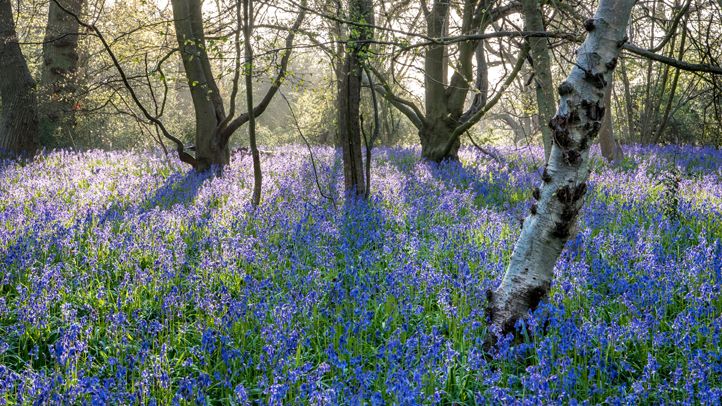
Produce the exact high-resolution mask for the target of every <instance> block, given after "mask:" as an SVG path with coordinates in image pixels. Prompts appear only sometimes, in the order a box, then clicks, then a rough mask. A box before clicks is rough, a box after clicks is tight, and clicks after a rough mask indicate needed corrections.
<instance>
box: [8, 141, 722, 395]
mask: <svg viewBox="0 0 722 406" xmlns="http://www.w3.org/2000/svg"><path fill="white" fill-rule="evenodd" d="M497 151H498V152H499V153H500V154H501V156H502V157H503V160H502V162H495V161H493V160H489V159H487V158H486V157H485V156H484V155H481V154H477V153H476V152H475V151H474V150H464V151H462V154H461V162H462V164H461V165H460V164H455V163H450V164H445V165H441V166H436V165H432V164H427V163H423V162H420V161H419V160H418V158H417V157H418V155H419V152H418V150H413V149H401V148H391V149H383V148H382V149H378V150H377V151H376V153H375V160H374V166H373V176H372V189H373V192H372V198H371V199H370V201H369V202H368V203H360V202H357V203H353V202H351V203H347V204H344V203H343V199H342V198H341V195H342V193H341V191H340V189H341V188H342V186H343V182H342V179H341V172H342V171H341V164H340V161H339V159H338V157H337V156H335V155H334V151H333V150H332V149H328V148H326V149H324V148H317V149H315V150H314V153H315V156H316V159H317V163H318V167H319V168H318V170H319V184H320V187H321V189H322V191H323V193H324V194H325V195H327V196H333V197H334V200H335V202H332V201H331V200H329V199H327V198H324V197H322V196H321V195H320V194H319V191H318V188H317V185H316V182H315V181H314V176H313V170H312V167H311V164H310V161H309V159H308V151H307V150H305V149H304V148H300V147H287V148H280V149H276V150H275V151H274V153H273V155H270V156H268V155H266V156H264V158H263V162H262V165H263V169H264V175H265V177H264V185H263V202H262V204H261V206H260V207H259V208H258V209H257V210H255V211H254V210H253V209H252V208H251V207H250V205H249V203H248V202H249V201H250V186H251V184H252V173H251V170H250V158H249V157H244V156H241V155H236V156H235V157H234V159H233V162H232V164H231V166H230V167H229V168H228V169H227V170H226V172H225V173H224V174H223V176H222V177H216V178H210V177H207V176H200V175H196V174H189V173H188V170H187V168H185V167H183V166H181V165H180V164H178V163H173V168H175V169H172V168H171V167H169V166H168V165H167V163H166V160H165V158H164V157H163V156H161V155H158V154H151V153H134V152H102V151H91V152H85V153H74V152H62V151H59V152H51V153H48V154H46V155H42V156H40V157H39V158H37V159H36V160H35V161H33V162H31V163H27V164H20V163H16V162H10V161H3V162H0V268H1V269H2V272H1V273H0V404H3V403H8V404H26V403H35V402H38V403H51V404H57V403H61V402H63V403H68V404H76V403H82V402H87V403H91V402H92V403H115V404H156V403H157V404H171V403H180V404H186V403H189V404H194V403H215V402H217V401H222V402H224V403H241V404H243V403H249V402H250V403H264V404H266V403H267V404H282V403H283V404H298V403H300V404H372V405H381V404H428V403H444V404H448V403H452V402H457V403H462V404H474V403H478V404H490V403H517V402H518V403H528V404H542V403H543V404H548V403H560V402H564V403H575V401H580V402H581V401H585V400H588V401H590V402H592V403H598V402H605V401H606V402H607V403H612V404H619V403H640V402H641V403H677V402H679V403H692V404H694V403H701V404H720V399H721V398H722V390H721V389H720V388H721V387H722V349H721V348H720V342H721V341H722V337H721V333H722V242H721V241H722V151H719V150H714V149H700V148H692V147H665V148H662V147H650V148H647V147H628V148H627V150H626V153H627V155H628V158H627V159H626V160H625V161H624V162H623V163H622V164H621V165H619V166H618V167H615V168H611V167H609V166H607V165H606V164H604V163H603V162H602V160H601V159H600V158H598V157H596V156H595V158H594V159H595V169H594V171H593V174H592V176H591V179H590V182H589V185H590V192H589V193H588V194H587V196H588V197H587V198H586V201H585V207H584V209H583V211H582V214H581V219H580V224H579V227H578V229H577V233H576V236H575V237H574V238H573V239H572V240H571V241H570V242H569V243H568V245H567V248H566V249H565V251H564V253H563V254H562V257H561V259H560V261H559V263H558V266H557V268H556V277H555V282H554V284H553V286H552V293H551V296H550V297H549V298H548V301H547V302H546V303H545V304H544V305H542V306H540V307H539V308H538V309H537V310H536V312H535V313H534V314H533V315H532V316H531V318H530V319H529V321H528V322H527V323H526V324H520V325H519V330H518V332H517V334H516V337H517V339H516V340H511V337H509V338H508V339H503V340H501V341H500V342H499V343H498V345H497V347H496V348H494V350H493V351H492V353H491V354H487V355H486V356H485V354H484V352H483V350H482V346H483V343H484V338H485V335H486V316H485V312H484V309H485V305H486V299H485V298H486V296H485V294H484V292H485V291H486V290H487V289H489V288H491V287H494V286H495V284H496V283H497V282H498V280H499V279H500V277H501V275H502V273H503V271H504V268H505V264H506V263H507V260H508V258H509V255H510V253H511V249H512V247H513V244H514V242H515V239H516V237H517V236H518V234H519V219H520V218H521V217H522V216H524V215H525V214H526V213H528V210H529V206H530V205H531V200H532V199H531V190H532V187H533V186H534V185H535V184H536V183H537V182H539V179H540V175H539V173H540V172H539V163H540V162H541V151H539V150H536V149H535V150H532V151H530V150H528V149H519V150H518V149H514V148H505V149H504V148H503V149H498V150H497ZM673 167H676V168H678V169H677V171H675V170H672V168H673ZM675 176H679V178H678V179H675V178H674V177H675ZM334 205H336V206H337V207H336V208H335V207H334Z"/></svg>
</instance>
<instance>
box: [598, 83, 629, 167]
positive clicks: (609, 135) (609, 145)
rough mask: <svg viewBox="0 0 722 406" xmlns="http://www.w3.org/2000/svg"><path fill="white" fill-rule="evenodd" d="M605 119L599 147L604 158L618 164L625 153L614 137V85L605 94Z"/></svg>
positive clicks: (600, 133) (610, 85) (600, 131)
mask: <svg viewBox="0 0 722 406" xmlns="http://www.w3.org/2000/svg"><path fill="white" fill-rule="evenodd" d="M604 106H605V107H606V109H605V112H604V118H603V119H602V126H601V127H600V128H599V146H600V147H601V150H602V156H603V157H604V158H605V159H606V160H607V161H609V162H613V163H617V162H619V161H621V160H622V159H623V158H624V151H623V150H622V146H621V145H619V141H617V139H616V138H615V137H614V125H613V122H612V107H611V106H612V84H611V83H609V85H608V86H607V90H606V91H605V93H604Z"/></svg>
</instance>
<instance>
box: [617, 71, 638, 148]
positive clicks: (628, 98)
mask: <svg viewBox="0 0 722 406" xmlns="http://www.w3.org/2000/svg"><path fill="white" fill-rule="evenodd" d="M620 62H621V63H620V67H621V69H620V71H619V72H620V73H621V74H622V75H621V77H622V85H623V86H624V107H625V110H626V116H627V117H626V118H627V140H630V141H631V140H632V137H633V136H634V134H636V131H635V128H634V101H633V100H632V91H631V90H630V85H629V77H628V76H627V68H626V63H625V61H624V58H620Z"/></svg>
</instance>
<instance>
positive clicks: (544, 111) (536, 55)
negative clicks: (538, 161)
mask: <svg viewBox="0 0 722 406" xmlns="http://www.w3.org/2000/svg"><path fill="white" fill-rule="evenodd" d="M521 6H522V13H523V15H524V24H525V26H526V30H527V31H544V30H545V28H544V21H543V20H542V13H541V6H540V5H539V3H538V1H537V0H522V2H521ZM528 41H529V49H530V53H531V58H532V61H533V62H534V82H535V84H536V86H535V91H536V103H537V109H538V110H539V122H541V123H546V122H547V120H549V119H551V118H552V116H554V111H555V110H556V102H555V96H554V87H553V85H552V70H551V58H550V57H549V49H548V44H547V39H546V38H536V37H533V38H529V39H528ZM540 127H541V133H542V141H543V144H544V157H545V159H546V160H548V159H549V154H550V153H551V149H552V133H551V129H550V128H549V127H547V126H540Z"/></svg>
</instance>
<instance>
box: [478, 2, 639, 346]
mask: <svg viewBox="0 0 722 406" xmlns="http://www.w3.org/2000/svg"><path fill="white" fill-rule="evenodd" d="M634 3H635V0H601V1H600V4H599V8H598V9H597V12H596V14H595V16H594V18H593V19H590V20H588V21H587V23H586V24H585V28H586V29H587V31H588V34H587V38H586V40H585V41H584V43H583V44H582V46H581V48H579V50H578V51H577V62H576V64H575V67H574V69H572V71H571V73H570V74H569V76H568V77H567V79H566V80H565V81H564V82H562V84H561V85H560V86H559V88H558V91H559V95H560V97H561V100H560V103H559V108H558V110H557V113H556V115H555V116H554V118H552V120H551V121H550V122H549V126H550V127H551V129H552V133H553V141H554V144H553V145H552V149H551V154H550V156H549V161H548V163H547V165H546V167H545V168H544V174H543V177H542V178H543V179H542V183H541V185H540V186H539V188H538V189H535V190H534V193H533V194H534V197H535V198H536V199H537V200H538V202H537V204H535V205H534V206H533V207H532V211H531V213H530V214H529V215H528V216H527V217H526V219H525V220H524V224H523V226H522V232H521V235H520V236H519V240H518V241H517V243H516V246H515V247H514V251H513V253H512V257H511V262H510V264H509V267H508V269H507V271H506V273H505V274H504V277H503V279H502V281H501V284H500V285H499V287H497V289H496V290H494V291H493V292H491V291H490V292H489V311H490V317H491V322H492V326H494V327H497V328H498V329H500V330H501V331H502V332H510V331H512V330H513V327H514V324H515V322H516V321H517V320H519V319H520V318H523V317H525V316H526V315H527V313H528V311H529V310H530V309H533V308H535V307H536V306H537V305H538V303H539V301H540V300H541V298H543V297H544V296H545V295H546V294H547V293H548V291H549V287H550V284H551V281H552V277H553V275H554V265H555V264H556V262H557V259H558V258H559V254H560V253H561V251H562V248H563V247H564V244H565V243H566V242H567V240H568V239H569V235H570V232H571V230H572V229H573V228H574V225H575V224H576V220H577V214H578V212H579V209H580V208H581V206H582V203H583V196H584V194H585V192H586V188H587V186H586V181H587V178H588V177H589V171H590V167H589V146H590V145H591V144H592V141H593V140H594V138H595V137H596V136H597V134H598V132H599V128H600V126H601V121H602V118H603V116H604V109H605V101H604V92H605V90H606V88H607V86H608V85H609V83H610V82H611V79H612V72H613V70H614V68H615V66H616V62H617V57H618V55H619V51H620V49H621V47H622V46H623V45H624V42H625V41H626V37H625V31H626V27H627V23H628V21H629V15H630V13H631V9H632V6H633V5H634Z"/></svg>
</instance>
